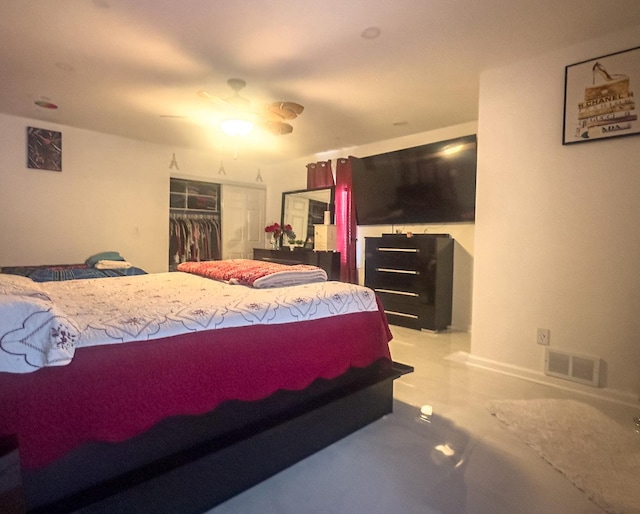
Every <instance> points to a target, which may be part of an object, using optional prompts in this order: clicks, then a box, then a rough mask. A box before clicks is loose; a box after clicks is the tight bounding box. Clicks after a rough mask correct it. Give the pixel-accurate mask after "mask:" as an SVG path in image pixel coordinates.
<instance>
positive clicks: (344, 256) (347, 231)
mask: <svg viewBox="0 0 640 514" xmlns="http://www.w3.org/2000/svg"><path fill="white" fill-rule="evenodd" d="M352 159H354V158H353V157H349V158H348V159H338V164H337V165H336V225H337V238H338V241H337V243H338V244H337V246H338V251H339V252H340V280H341V281H342V282H350V283H352V284H357V283H358V272H357V270H356V240H357V239H356V238H357V224H356V208H355V204H354V201H353V194H352V185H353V180H352V178H351V177H352V173H351V163H352Z"/></svg>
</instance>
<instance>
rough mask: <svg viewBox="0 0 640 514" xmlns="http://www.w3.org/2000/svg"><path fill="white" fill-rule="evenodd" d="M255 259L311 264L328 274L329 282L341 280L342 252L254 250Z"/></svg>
mask: <svg viewBox="0 0 640 514" xmlns="http://www.w3.org/2000/svg"><path fill="white" fill-rule="evenodd" d="M253 258H254V259H255V260H257V261H269V262H277V263H278V264H289V265H292V264H310V265H312V266H318V267H319V268H322V269H323V270H325V271H326V273H327V279H328V280H340V252H320V251H314V250H307V249H304V248H300V249H294V250H293V251H292V250H290V249H288V248H287V249H282V250H271V249H265V248H254V249H253Z"/></svg>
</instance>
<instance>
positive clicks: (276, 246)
mask: <svg viewBox="0 0 640 514" xmlns="http://www.w3.org/2000/svg"><path fill="white" fill-rule="evenodd" d="M271 248H272V249H273V250H279V249H280V238H279V237H272V238H271Z"/></svg>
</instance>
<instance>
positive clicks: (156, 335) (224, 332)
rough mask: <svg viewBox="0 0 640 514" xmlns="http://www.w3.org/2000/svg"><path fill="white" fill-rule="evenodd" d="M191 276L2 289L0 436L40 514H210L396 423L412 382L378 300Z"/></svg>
mask: <svg viewBox="0 0 640 514" xmlns="http://www.w3.org/2000/svg"><path fill="white" fill-rule="evenodd" d="M181 266H182V268H181V269H182V270H183V271H181V272H178V273H159V274H144V275H140V276H123V277H117V278H109V279H108V280H74V281H58V282H42V283H36V282H33V281H31V280H29V279H28V278H26V277H21V276H17V275H13V276H12V275H4V274H0V311H2V310H4V312H0V370H1V371H0V435H17V437H18V441H19V455H20V462H21V467H22V472H21V474H22V481H23V489H24V494H25V497H26V502H27V506H28V510H29V512H32V513H38V512H47V513H54V512H80V511H81V512H181V513H189V512H194V513H196V512H204V511H205V510H207V509H209V508H211V507H212V506H215V505H217V504H219V503H221V502H222V501H224V500H226V499H228V498H230V497H231V496H233V495H235V494H237V493H239V492H241V491H243V490H245V489H246V488H248V487H250V486H252V485H254V484H256V483H257V482H259V481H261V480H263V479H265V478H267V477H268V476H271V475H272V474H274V473H277V472H278V471H280V470H282V469H284V468H286V467H288V466H289V465H291V464H293V463H295V462H297V461H298V460H300V459H302V458H304V457H306V456H308V455H310V454H311V453H313V452H315V451H317V450H319V449H321V448H323V447H325V446H327V445H328V444H331V443H333V442H334V441H336V440H338V439H340V438H341V437H344V436H345V435H347V434H349V433H351V432H353V431H355V430H357V429H359V428H361V427H362V426H364V425H366V424H368V423H370V422H372V421H374V420H375V419H377V418H379V417H381V416H383V415H385V414H387V413H389V412H391V409H392V393H393V380H394V379H395V378H397V377H399V376H400V375H402V374H404V373H406V372H409V371H410V368H409V367H406V366H403V365H400V364H397V363H394V362H392V360H391V356H390V353H389V347H388V342H389V340H390V339H391V334H390V331H389V327H388V325H387V322H386V318H385V316H384V313H383V311H382V310H381V309H380V308H379V305H378V302H377V299H376V297H375V295H374V294H373V292H372V291H371V290H369V289H367V288H363V287H360V286H357V285H353V284H345V283H339V282H326V274H325V275H324V276H323V274H324V272H323V271H322V270H319V268H315V267H311V266H294V267H286V266H279V265H273V264H271V263H263V262H260V263H259V262H256V261H216V262H214V263H200V264H194V263H185V264H184V265H181ZM274 266H275V267H274ZM278 266H279V267H278ZM285 268H286V269H285Z"/></svg>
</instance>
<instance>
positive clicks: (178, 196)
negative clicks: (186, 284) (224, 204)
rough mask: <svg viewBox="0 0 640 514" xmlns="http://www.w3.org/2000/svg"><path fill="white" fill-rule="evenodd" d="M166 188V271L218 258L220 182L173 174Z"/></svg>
mask: <svg viewBox="0 0 640 514" xmlns="http://www.w3.org/2000/svg"><path fill="white" fill-rule="evenodd" d="M169 191H170V192H169V271H175V270H176V268H177V266H178V264H180V263H181V262H186V261H209V260H217V259H220V258H221V256H222V237H221V236H222V234H221V229H220V221H221V220H220V184H214V183H211V182H200V181H195V180H183V179H176V178H172V179H170V187H169Z"/></svg>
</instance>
